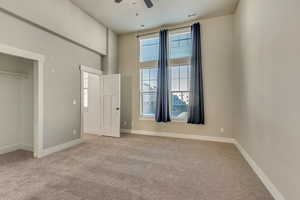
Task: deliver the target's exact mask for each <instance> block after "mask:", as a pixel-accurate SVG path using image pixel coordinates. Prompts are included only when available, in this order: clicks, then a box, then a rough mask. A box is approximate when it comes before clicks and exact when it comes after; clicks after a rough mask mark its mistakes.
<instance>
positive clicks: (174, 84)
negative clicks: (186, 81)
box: [171, 79, 179, 91]
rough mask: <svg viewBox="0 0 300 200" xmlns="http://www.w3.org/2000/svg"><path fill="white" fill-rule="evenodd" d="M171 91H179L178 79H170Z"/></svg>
mask: <svg viewBox="0 0 300 200" xmlns="http://www.w3.org/2000/svg"><path fill="white" fill-rule="evenodd" d="M171 90H172V91H179V79H172V80H171Z"/></svg>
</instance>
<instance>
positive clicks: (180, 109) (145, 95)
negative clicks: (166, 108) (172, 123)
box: [139, 31, 192, 120]
mask: <svg viewBox="0 0 300 200" xmlns="http://www.w3.org/2000/svg"><path fill="white" fill-rule="evenodd" d="M191 48H192V41H191V32H190V31H181V32H170V33H169V58H170V60H169V80H170V83H169V90H170V94H169V95H170V110H171V117H172V119H173V120H174V119H175V120H186V119H187V109H188V104H189V93H190V57H191ZM158 54H159V37H158V36H157V35H154V36H152V37H150V38H141V39H140V59H139V62H140V113H141V116H142V117H154V115H155V109H156V91H157V63H158Z"/></svg>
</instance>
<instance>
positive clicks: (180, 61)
mask: <svg viewBox="0 0 300 200" xmlns="http://www.w3.org/2000/svg"><path fill="white" fill-rule="evenodd" d="M186 32H191V31H190V29H188V28H183V29H177V30H176V31H170V32H169V33H168V34H169V37H170V35H171V34H180V33H186ZM155 37H159V33H155V34H150V35H147V36H143V37H138V38H137V46H138V58H137V63H138V69H139V70H138V77H139V78H138V81H139V91H138V93H139V104H140V106H139V120H151V121H152V120H154V118H155V115H145V114H144V113H143V95H142V94H144V93H153V92H142V89H141V87H142V84H141V83H142V82H141V81H142V80H143V79H142V73H141V69H147V68H148V69H151V68H157V67H158V60H156V61H145V62H141V61H140V56H141V40H143V39H150V38H155ZM169 53H170V51H169ZM176 66H191V56H189V57H183V58H173V59H169V67H170V68H171V67H176ZM169 70H170V69H169ZM169 77H170V79H169V87H171V76H170V75H169ZM188 78H189V79H190V77H188ZM190 91H191V90H188V91H180V86H179V91H172V90H171V89H170V91H169V101H170V102H169V106H170V117H171V119H172V122H179V123H185V122H186V120H187V119H178V118H176V117H173V115H172V103H173V102H172V93H181V94H183V93H190Z"/></svg>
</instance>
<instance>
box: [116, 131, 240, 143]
mask: <svg viewBox="0 0 300 200" xmlns="http://www.w3.org/2000/svg"><path fill="white" fill-rule="evenodd" d="M121 132H122V133H131V134H138V135H148V136H159V137H170V138H179V139H192V140H203V141H211V142H222V143H235V140H234V139H233V138H226V137H211V136H201V135H189V134H183V133H170V132H154V131H144V130H131V129H121Z"/></svg>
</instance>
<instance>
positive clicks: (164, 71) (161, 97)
mask: <svg viewBox="0 0 300 200" xmlns="http://www.w3.org/2000/svg"><path fill="white" fill-rule="evenodd" d="M168 51H169V50H168V31H167V30H162V31H160V33H159V59H158V75H157V96H156V113H155V120H156V121H157V122H170V121H171V118H170V110H169V109H170V108H169V77H168V76H169V73H168V59H169V58H168V57H169V52H168Z"/></svg>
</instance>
